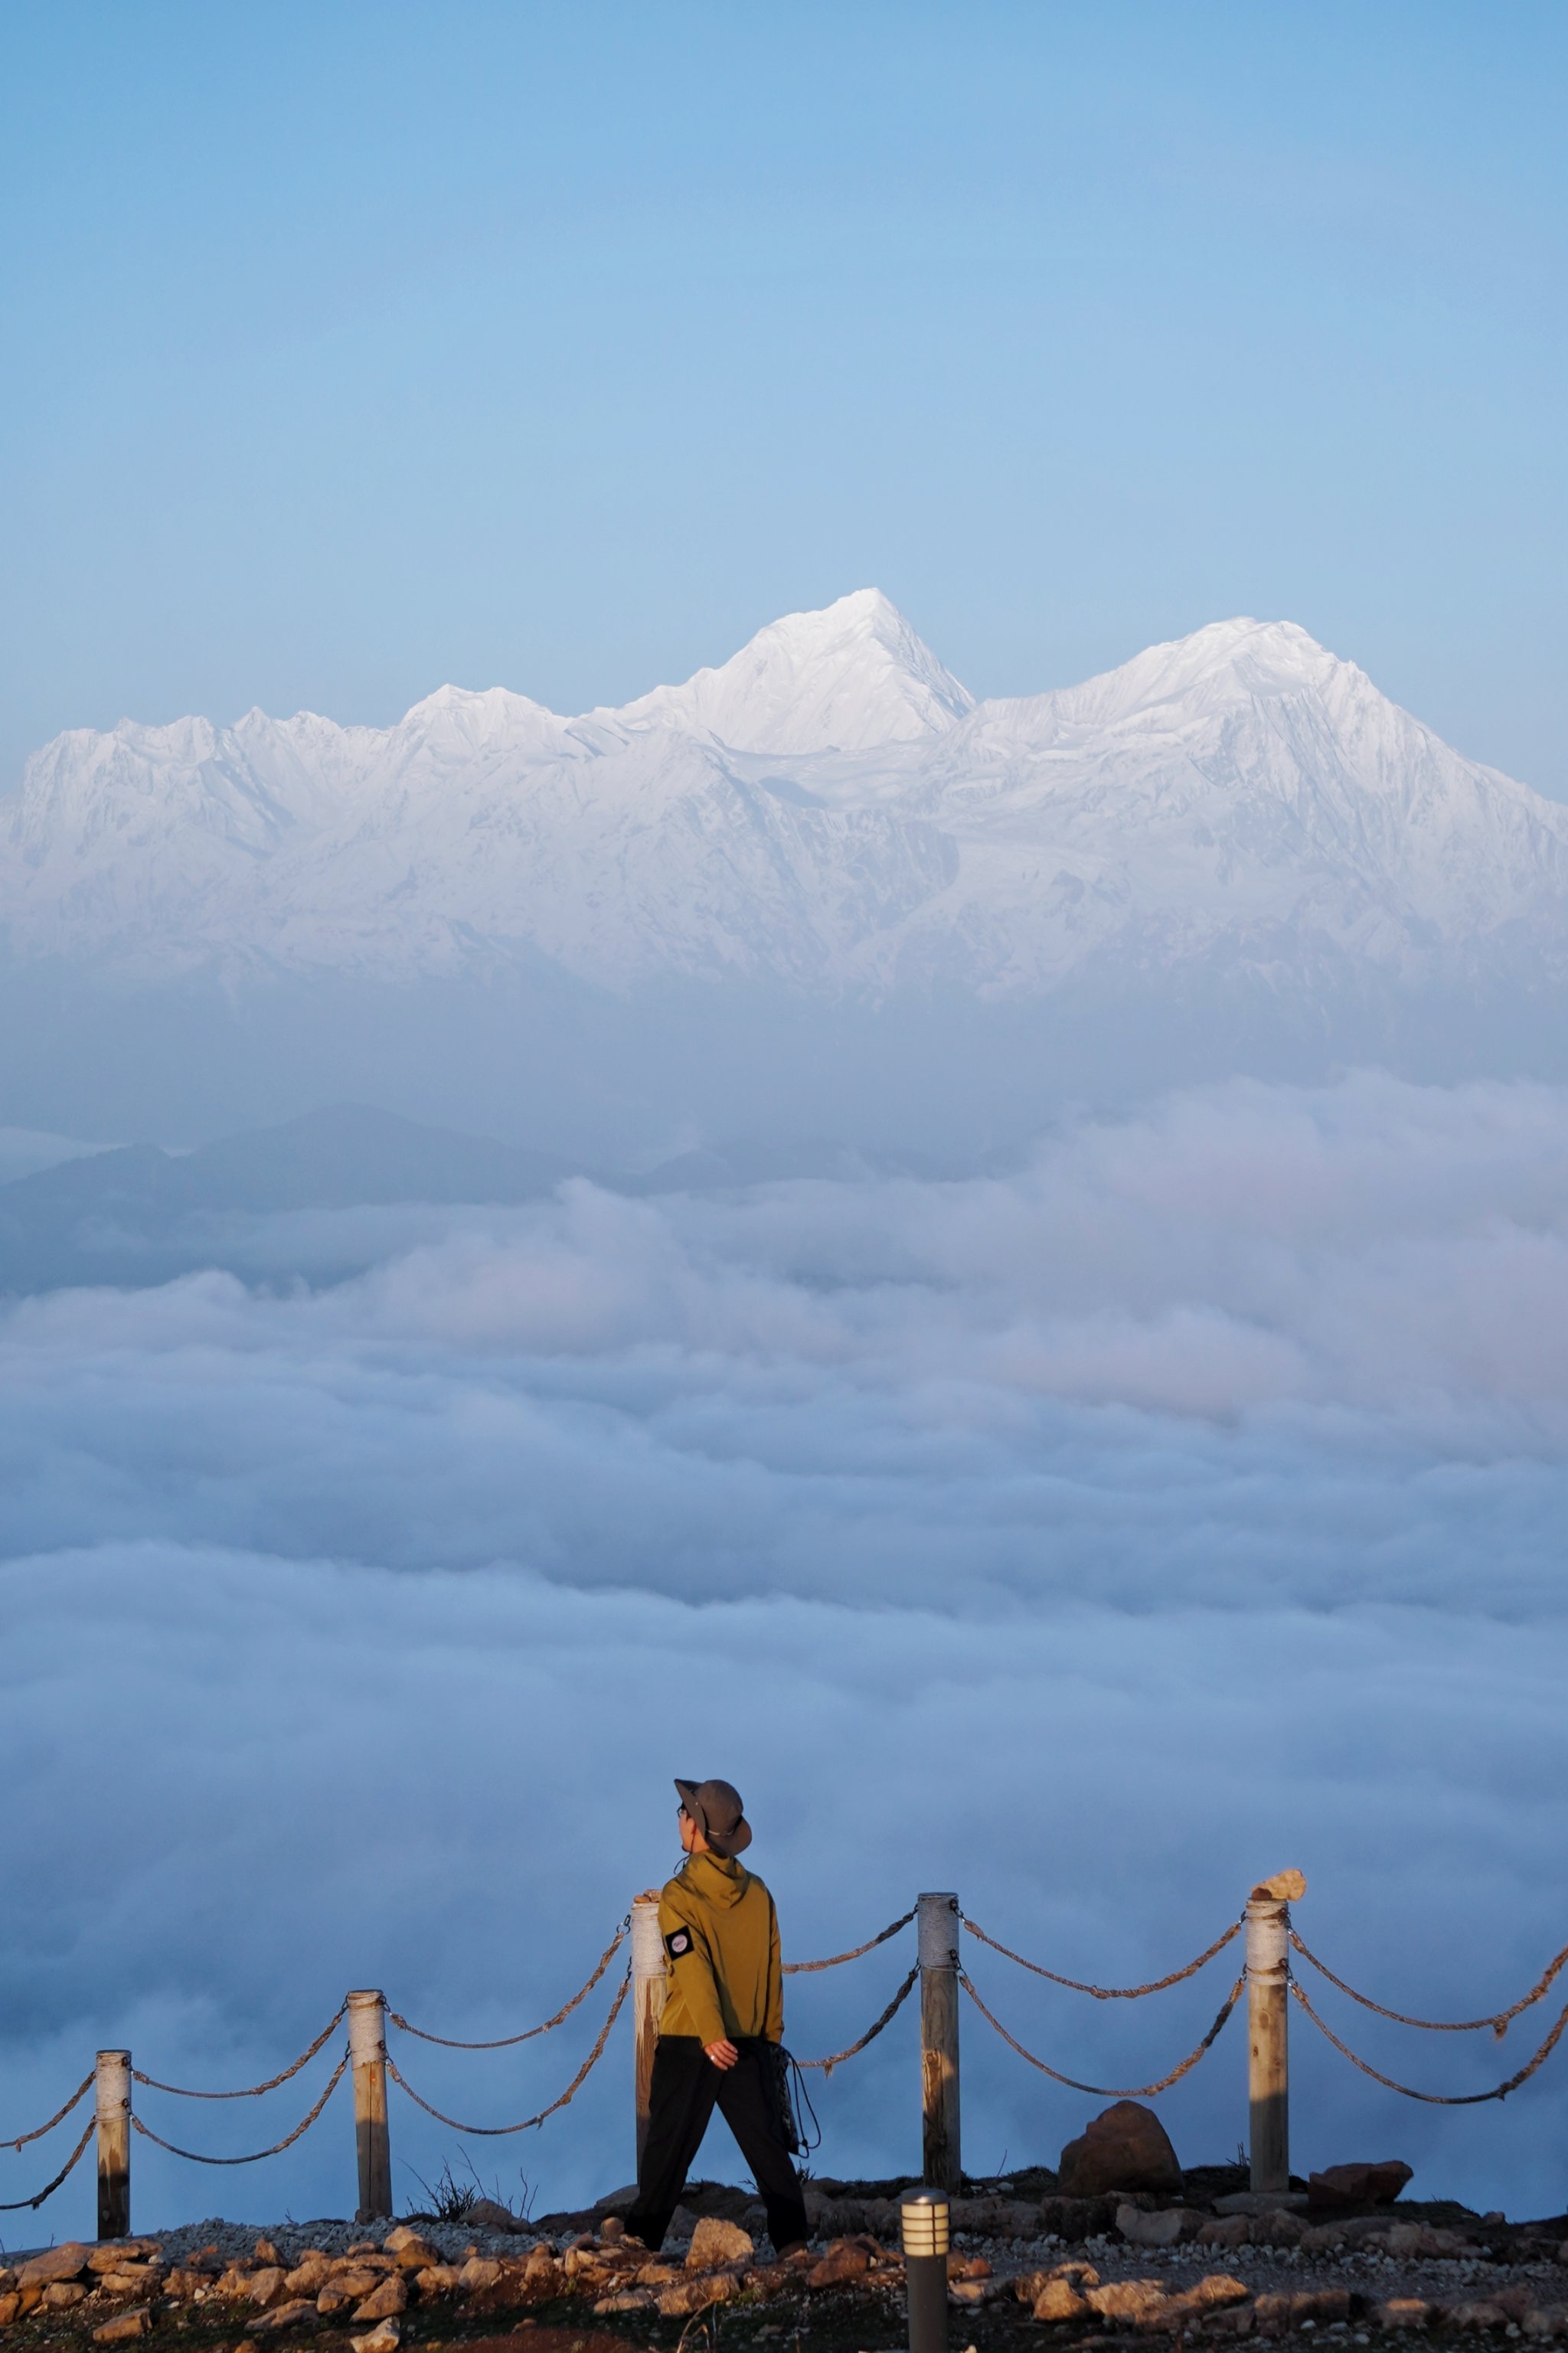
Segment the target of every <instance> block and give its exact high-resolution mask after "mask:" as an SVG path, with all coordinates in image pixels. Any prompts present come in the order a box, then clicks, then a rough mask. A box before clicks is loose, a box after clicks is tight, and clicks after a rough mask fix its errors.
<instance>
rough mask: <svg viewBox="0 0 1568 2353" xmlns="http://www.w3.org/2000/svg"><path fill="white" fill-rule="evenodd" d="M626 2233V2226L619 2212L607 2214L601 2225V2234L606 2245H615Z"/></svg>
mask: <svg viewBox="0 0 1568 2353" xmlns="http://www.w3.org/2000/svg"><path fill="white" fill-rule="evenodd" d="M599 2236H600V2238H601V2239H602V2240H604V2241H605V2244H606V2245H609V2246H614V2245H615V2243H616V2241H617V2240H619V2239H624V2238H625V2237H626V2224H625V2222H624V2221H622V2220H621V2217H620V2216H619V2215H618V2214H606V2215H605V2218H604V2221H602V2222H601V2223H600V2225H599Z"/></svg>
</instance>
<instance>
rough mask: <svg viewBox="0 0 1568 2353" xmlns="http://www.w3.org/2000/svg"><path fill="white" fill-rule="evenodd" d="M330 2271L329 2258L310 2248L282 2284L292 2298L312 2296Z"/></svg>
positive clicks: (323, 2284)
mask: <svg viewBox="0 0 1568 2353" xmlns="http://www.w3.org/2000/svg"><path fill="white" fill-rule="evenodd" d="M331 2269H332V2259H331V2256H330V2255H324V2254H322V2253H321V2250H320V2248H319V2247H312V2248H311V2249H310V2253H308V2254H304V2255H301V2256H300V2260H299V2262H298V2263H296V2264H295V2266H294V2268H293V2270H292V2271H291V2272H289V2273H287V2274H285V2276H284V2281H283V2284H284V2286H285V2287H286V2288H287V2289H288V2291H289V2295H292V2296H301V2295H310V2296H313V2295H316V2294H317V2293H318V2292H319V2291H320V2290H321V2288H323V2287H324V2286H325V2285H326V2284H327V2281H328V2279H329V2278H330V2277H331ZM198 2276H199V2274H198ZM172 2277H173V2274H171V2278H172Z"/></svg>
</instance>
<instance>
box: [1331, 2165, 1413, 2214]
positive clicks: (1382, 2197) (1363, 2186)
mask: <svg viewBox="0 0 1568 2353" xmlns="http://www.w3.org/2000/svg"><path fill="white" fill-rule="evenodd" d="M1410 2175H1411V2168H1410V2167H1409V2166H1408V2165H1406V2164H1405V2161H1404V2159H1403V2158H1397V2157H1385V2158H1379V2159H1377V2160H1376V2161H1375V2162H1370V2163H1366V2164H1361V2165H1329V2166H1325V2167H1324V2168H1323V2170H1322V2172H1321V2173H1310V2174H1309V2175H1308V2176H1307V2198H1308V2202H1309V2204H1310V2207H1311V2209H1312V2211H1313V2212H1314V2213H1315V2214H1316V2213H1332V2212H1335V2211H1341V2212H1344V2213H1353V2212H1355V2211H1359V2210H1360V2209H1361V2208H1362V2207H1364V2206H1392V2205H1393V2203H1394V2200H1395V2199H1396V2198H1397V2197H1398V2195H1399V2193H1400V2191H1401V2190H1402V2189H1404V2187H1405V2183H1406V2182H1407V2181H1408V2180H1409V2179H1410Z"/></svg>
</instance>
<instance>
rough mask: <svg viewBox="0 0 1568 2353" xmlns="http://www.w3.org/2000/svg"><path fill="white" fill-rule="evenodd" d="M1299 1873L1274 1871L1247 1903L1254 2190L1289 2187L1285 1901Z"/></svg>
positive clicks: (1301, 1882)
mask: <svg viewBox="0 0 1568 2353" xmlns="http://www.w3.org/2000/svg"><path fill="white" fill-rule="evenodd" d="M1306 1892H1307V1883H1306V1881H1305V1879H1304V1878H1303V1877H1302V1875H1301V1873H1300V1872H1299V1871H1279V1872H1276V1873H1275V1874H1274V1877H1273V1878H1272V1879H1266V1880H1264V1881H1263V1883H1262V1884H1261V1885H1260V1886H1258V1887H1255V1888H1254V1889H1253V1891H1252V1893H1251V1894H1250V1895H1249V1896H1248V1898H1247V2109H1248V2126H1249V2136H1248V2142H1247V2147H1248V2151H1249V2154H1250V2158H1251V2180H1252V2187H1253V2189H1289V2187H1290V2051H1289V1979H1290V1969H1289V1943H1288V1938H1289V1929H1290V1899H1291V1898H1292V1896H1298V1895H1305V1894H1306Z"/></svg>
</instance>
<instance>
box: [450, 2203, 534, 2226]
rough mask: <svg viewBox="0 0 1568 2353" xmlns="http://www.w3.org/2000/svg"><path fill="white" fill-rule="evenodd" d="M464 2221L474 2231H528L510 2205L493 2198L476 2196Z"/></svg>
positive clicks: (525, 2224)
mask: <svg viewBox="0 0 1568 2353" xmlns="http://www.w3.org/2000/svg"><path fill="white" fill-rule="evenodd" d="M463 2221H464V2222H465V2224H466V2225H467V2226H468V2229H470V2230H473V2231H526V2230H527V2228H528V2225H527V2223H526V2222H520V2221H518V2219H517V2216H516V2215H515V2214H514V2213H513V2212H512V2211H511V2208H510V2206H502V2205H500V2204H499V2203H498V2201H497V2200H495V2199H493V2198H476V2199H475V2200H474V2202H473V2204H472V2205H471V2206H470V2207H469V2209H468V2212H467V2213H466V2214H465V2215H464V2217H463Z"/></svg>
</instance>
